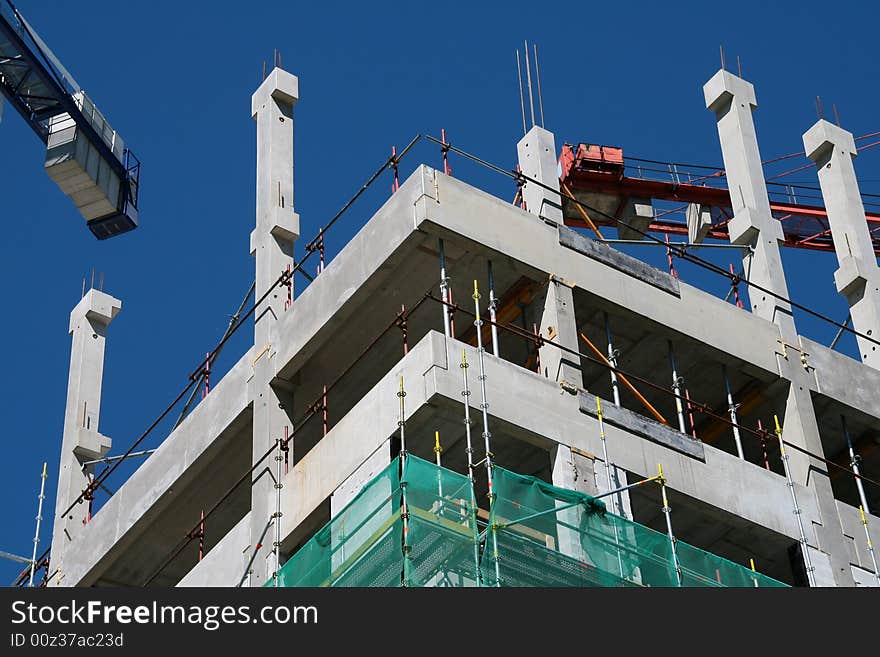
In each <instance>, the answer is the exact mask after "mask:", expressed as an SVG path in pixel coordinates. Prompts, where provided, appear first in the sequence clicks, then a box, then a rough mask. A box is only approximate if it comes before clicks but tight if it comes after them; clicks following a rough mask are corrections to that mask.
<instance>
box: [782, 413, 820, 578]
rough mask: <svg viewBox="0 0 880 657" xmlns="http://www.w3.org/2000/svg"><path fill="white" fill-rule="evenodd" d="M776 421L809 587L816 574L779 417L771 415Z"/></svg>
mask: <svg viewBox="0 0 880 657" xmlns="http://www.w3.org/2000/svg"><path fill="white" fill-rule="evenodd" d="M773 421H774V422H775V423H776V437H777V438H778V439H779V456H780V457H782V467H783V469H784V470H785V481H786V484H787V485H788V490H789V491H791V503H792V505H793V506H794V515H795V517H796V518H797V523H798V530H799V531H800V542H801V551H802V552H803V553H804V563H805V564H806V568H807V581H808V582H809V584H810V586H811V587H814V586H816V575H815V573H814V572H813V560H812V559H811V558H810V547H809V545H807V532H806V531H805V530H804V519H803V518H802V517H801V507H800V506H799V505H798V500H797V493H796V492H795V490H794V481H793V480H792V478H791V470H789V467H788V452H786V451H785V442H784V441H783V440H782V427H781V426H779V417H777V416H776V415H774V416H773Z"/></svg>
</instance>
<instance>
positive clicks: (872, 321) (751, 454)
mask: <svg viewBox="0 0 880 657" xmlns="http://www.w3.org/2000/svg"><path fill="white" fill-rule="evenodd" d="M703 89H704V94H705V102H706V107H707V108H708V110H709V111H710V112H712V113H713V114H714V115H715V117H716V119H717V127H718V135H719V138H720V145H721V153H722V155H723V162H724V166H723V169H722V170H711V169H706V170H702V171H697V170H694V168H692V167H690V168H689V167H685V166H679V165H673V164H662V165H660V164H658V163H656V162H651V161H644V160H640V161H637V160H631V159H629V158H627V157H625V154H624V152H623V151H622V150H621V149H619V148H611V147H602V146H597V145H592V144H587V143H577V142H576V141H575V142H573V143H572V144H561V143H557V141H556V138H555V137H554V135H553V134H552V133H551V132H549V131H547V130H546V129H544V128H543V126H542V125H540V124H541V123H543V121H541V120H538V121H535V119H534V118H533V119H532V121H531V123H532V127H531V128H530V129H528V130H527V131H525V136H524V137H523V138H522V139H521V140H520V142H519V143H518V144H517V145H516V148H517V151H516V152H517V155H518V167H516V169H514V170H508V169H505V168H500V167H496V166H495V165H493V164H491V163H488V162H484V161H482V160H481V159H479V157H477V156H476V155H471V154H470V153H468V152H465V151H464V150H460V149H458V148H457V147H456V146H454V145H452V144H451V143H449V140H447V139H446V137H445V136H442V137H440V138H438V139H434V138H431V137H421V138H417V139H418V140H419V143H420V146H425V145H430V146H431V148H432V149H436V150H433V153H434V155H433V156H434V158H437V157H438V155H439V157H441V158H442V165H440V166H438V168H433V167H431V166H427V165H419V166H416V167H415V168H414V170H413V171H412V173H411V174H410V175H409V176H408V177H406V176H404V175H403V173H402V167H403V165H404V164H406V165H407V170H412V168H411V167H410V166H409V165H410V164H411V161H412V158H413V153H415V152H418V151H416V150H415V149H414V148H413V144H410V146H409V147H407V148H405V149H403V150H402V151H400V152H399V153H397V152H395V153H394V154H393V155H392V157H391V158H389V159H388V160H387V161H386V162H385V163H384V164H383V165H382V167H381V168H380V169H379V170H378V171H377V172H376V173H375V175H373V177H372V178H370V179H369V181H368V183H367V185H365V187H364V189H365V188H366V187H367V186H369V185H370V184H372V182H373V181H374V180H377V179H382V180H386V181H387V180H388V179H389V178H393V189H392V191H393V193H392V194H391V195H390V198H388V200H387V202H385V203H384V205H382V207H381V208H380V209H379V210H378V211H377V212H376V213H375V214H374V215H373V216H372V217H371V218H369V220H367V221H366V222H365V223H364V225H363V227H362V228H361V229H360V230H359V232H357V234H356V235H354V237H353V238H352V239H351V240H350V241H349V242H348V243H347V244H346V245H345V246H344V248H342V249H341V250H340V251H339V252H338V253H336V254H332V255H333V257H331V254H329V253H328V252H327V251H328V250H327V249H325V242H324V238H325V236H326V234H327V231H330V230H334V226H336V222H337V220H338V219H339V218H340V217H343V216H344V213H345V212H346V211H348V212H349V213H350V212H352V211H351V210H349V207H350V205H351V204H347V205H346V206H345V207H344V208H343V209H342V211H340V213H338V214H337V215H335V216H334V217H333V219H332V220H331V221H330V222H329V223H328V224H326V225H325V227H324V228H323V229H322V230H321V231H320V232H319V233H318V234H317V235H316V236H314V237H311V236H309V237H307V239H309V240H310V241H309V242H308V243H307V246H306V248H305V257H304V258H301V259H300V260H299V261H298V262H295V261H294V242H296V241H297V240H299V239H300V222H299V216H298V215H297V214H296V212H295V206H294V178H293V126H294V122H293V112H294V105H295V104H296V102H297V100H298V98H299V92H298V81H297V78H296V77H295V76H293V75H291V74H290V73H288V72H286V71H284V70H282V69H281V68H275V69H274V70H272V71H271V72H270V73H269V74H268V75H267V76H266V77H265V79H264V81H263V82H262V84H261V85H260V86H259V88H258V89H257V90H256V92H255V93H254V95H253V98H252V115H253V118H254V119H255V120H256V130H257V159H256V162H257V164H256V167H257V171H256V174H257V189H256V222H255V228H254V230H253V232H252V233H251V237H250V250H251V254H252V255H253V256H254V262H255V267H256V273H255V284H254V288H253V301H252V302H248V303H246V304H243V306H242V309H241V311H240V312H239V313H237V314H236V315H235V317H234V318H233V321H232V322H231V324H230V328H229V331H228V332H227V336H226V337H224V340H223V341H221V343H219V344H218V346H217V348H215V349H214V350H213V351H212V352H210V353H209V354H208V355H207V357H206V358H205V360H204V362H203V364H202V365H201V366H200V367H198V368H197V369H196V370H195V371H194V372H193V373H192V375H191V376H190V379H189V381H188V385H187V386H186V387H185V388H184V389H183V390H181V391H180V394H179V395H178V397H177V399H176V401H175V404H172V405H171V406H169V408H168V409H166V410H165V411H164V412H163V413H162V414H161V415H160V416H159V418H158V419H157V423H156V425H155V426H159V425H160V424H161V421H164V419H165V418H167V417H173V416H175V415H177V414H178V413H180V406H181V405H184V404H185V405H186V407H187V408H188V409H189V412H188V413H186V414H185V416H184V415H183V414H181V417H182V418H183V419H182V420H181V421H180V422H179V423H178V424H177V425H176V426H175V427H174V428H173V430H171V431H170V432H169V433H168V435H167V437H165V438H164V440H163V441H162V442H161V444H160V445H159V447H158V448H157V449H155V450H154V451H151V452H150V453H149V454H144V453H143V452H144V451H145V450H144V442H143V441H144V439H145V437H146V436H147V435H148V434H150V432H151V431H152V430H153V427H149V428H147V431H146V432H145V433H144V434H143V435H142V436H141V439H140V440H138V441H135V442H134V443H132V444H130V445H128V444H127V445H120V444H118V443H117V444H115V445H114V450H113V451H111V437H107V436H104V435H102V434H101V433H100V430H99V419H100V400H101V379H102V369H103V360H104V357H105V353H104V346H105V340H106V338H107V332H108V330H112V329H109V325H110V324H111V323H112V321H113V319H114V317H115V316H116V315H117V313H118V312H119V311H120V310H121V307H122V302H121V301H120V300H118V299H116V298H114V297H112V296H110V295H109V294H107V293H105V292H103V291H100V290H96V289H91V290H89V291H88V292H86V293H85V294H84V296H83V297H82V299H81V301H80V302H79V303H78V304H77V305H76V307H75V308H74V309H73V311H72V313H71V316H70V327H69V330H70V334H71V336H72V356H71V364H70V375H69V387H68V395H67V404H66V411H65V421H64V436H63V443H62V454H61V466H60V473H59V478H58V493H57V502H56V512H55V514H54V521H53V522H54V527H53V538H52V545H51V551H50V552H49V553H48V555H44V556H43V558H42V559H41V560H40V565H41V566H42V567H43V568H44V581H46V582H47V584H48V585H49V586H147V585H153V586H174V585H179V586H199V585H210V586H242V585H243V586H300V585H303V586H347V585H378V586H401V585H403V586H479V585H482V586H526V585H539V586H540V585H577V586H695V585H700V586H779V585H793V586H877V585H878V584H880V573H878V570H877V561H876V558H875V553H874V549H873V547H872V540H873V541H874V542H875V543H876V542H878V541H880V517H878V516H875V515H872V513H871V512H872V510H876V509H877V508H878V507H880V484H878V479H880V450H877V447H878V444H880V395H878V394H877V391H878V390H880V351H878V349H877V347H878V345H880V331H878V329H880V271H878V268H877V257H876V254H877V253H880V217H878V216H876V215H871V214H868V215H866V213H865V208H864V205H863V202H862V199H861V195H860V192H859V188H858V183H857V180H856V175H855V171H854V168H853V158H854V157H855V156H856V155H857V153H858V150H859V146H857V143H859V140H858V139H854V138H853V136H852V135H851V134H850V133H849V132H847V131H845V130H844V129H842V128H841V127H839V126H838V125H835V124H834V123H831V122H829V121H826V120H819V121H818V122H817V123H816V124H815V125H813V126H812V127H810V126H804V128H805V132H804V135H803V143H804V153H802V154H799V155H801V156H803V155H805V156H806V157H807V158H809V160H812V163H811V164H810V166H811V167H812V168H813V170H815V171H816V173H817V176H818V183H819V187H818V188H817V192H816V194H815V195H816V196H818V189H821V198H822V199H824V200H823V201H822V202H814V203H812V204H804V203H802V202H801V201H802V200H804V199H803V198H798V190H796V189H792V188H790V187H786V186H781V185H774V184H773V183H772V182H767V181H766V180H765V173H764V168H763V163H762V158H761V154H760V152H759V148H758V142H757V137H756V132H755V126H754V123H753V112H754V110H755V108H756V96H755V90H754V88H753V87H752V85H751V84H750V83H748V82H747V81H745V80H744V79H742V78H741V77H739V76H737V75H734V74H732V73H730V72H729V71H726V70H724V69H723V68H722V70H720V71H718V73H717V74H715V75H714V76H712V78H711V79H710V80H709V81H708V82H706V84H705V85H704V87H703ZM530 92H531V90H530ZM530 95H531V93H530ZM529 109H530V110H531V112H530V113H531V115H532V117H534V110H533V109H531V107H530V108H529ZM525 116H526V112H525V111H524V112H523V118H524V120H523V124H524V126H523V127H524V129H525V128H527V125H526V120H525ZM574 137H575V139H576V138H577V136H574ZM511 146H512V145H511ZM448 158H461V159H462V160H463V159H469V160H471V161H472V162H475V163H476V164H477V165H480V166H486V167H489V168H491V169H495V171H496V173H497V175H504V176H508V177H509V178H510V179H511V189H512V190H513V191H515V192H516V198H515V200H514V201H513V202H512V203H511V202H510V199H509V198H508V199H507V200H504V199H500V198H497V197H494V196H492V195H490V194H487V193H486V192H484V191H481V190H480V189H476V188H474V187H472V186H470V185H469V184H467V183H466V182H464V181H462V180H459V179H457V178H455V177H453V176H452V175H451V171H450V169H449V167H448V164H447V162H448ZM438 161H441V160H438ZM362 191H363V189H362V190H361V192H362ZM361 192H358V194H357V195H355V197H354V198H353V199H352V203H353V202H354V201H356V200H357V198H358V196H359V195H360V194H361ZM511 196H512V195H511ZM667 206H670V209H668V210H664V209H663V208H666V207H667ZM672 206H674V207H672ZM673 210H674V211H673ZM336 230H339V228H336ZM634 244H639V245H645V246H644V249H645V250H646V249H648V245H653V246H654V247H655V248H656V249H658V250H661V251H663V252H665V253H666V254H667V255H668V257H669V265H670V266H669V268H668V269H667V268H663V269H658V268H656V267H654V266H652V265H651V264H648V263H647V262H645V261H644V260H642V259H639V258H638V257H636V256H638V254H639V253H641V252H645V251H636V250H634V249H633V248H632V246H633V245H634ZM704 247H705V248H710V247H711V248H718V249H721V248H726V249H729V250H728V251H727V253H730V254H732V256H733V257H734V258H735V259H736V266H734V267H732V268H730V269H728V268H727V267H726V266H724V267H721V266H718V265H717V264H713V262H712V261H710V260H707V259H704V258H703V257H702V255H701V254H703V253H706V251H704V250H703V248H704ZM798 247H799V248H811V249H819V250H826V251H831V250H833V251H834V252H835V253H836V255H837V258H838V262H839V269H837V271H836V273H835V275H834V281H835V284H836V286H837V290H838V292H839V293H840V294H841V295H843V296H844V297H845V298H846V299H847V301H848V303H849V306H850V311H851V313H850V318H849V319H848V320H847V321H844V322H836V321H835V320H831V319H828V321H832V322H834V323H836V324H837V326H838V328H839V329H840V331H841V332H849V333H851V334H855V337H856V341H857V343H858V346H859V352H860V355H861V360H855V359H853V358H851V357H849V356H846V355H843V354H842V353H840V352H838V351H835V350H834V348H833V347H828V346H825V345H823V344H819V343H817V342H814V341H813V340H810V339H809V338H808V337H805V336H802V335H800V334H799V333H798V329H797V326H796V325H795V320H794V314H793V308H794V309H799V310H800V311H803V312H807V313H814V314H818V315H821V312H819V311H818V310H817V309H812V308H807V307H806V306H804V305H801V304H798V303H797V301H796V300H792V299H791V298H790V296H789V292H788V288H787V285H786V277H785V271H784V269H783V266H782V259H781V255H780V250H781V249H782V248H798ZM639 248H640V249H642V247H639ZM633 253H634V254H635V255H632V254H633ZM676 262H689V263H692V264H694V265H696V266H699V267H701V268H703V269H705V270H706V276H709V277H717V278H718V279H720V280H722V281H723V282H724V285H725V291H726V292H728V293H727V294H726V296H724V295H722V296H717V295H713V294H710V293H709V292H707V291H704V290H702V289H699V288H698V287H694V286H693V285H691V284H688V283H687V282H684V281H682V280H680V279H679V278H678V276H677V273H676V270H675V263H676ZM825 319H827V318H825ZM250 330H253V346H252V347H251V348H250V349H249V350H247V351H246V352H245V353H243V354H241V356H240V358H239V359H238V360H237V362H236V363H235V365H234V366H232V367H231V368H230V369H229V370H228V371H227V372H226V373H225V374H224V375H223V376H222V378H218V376H217V374H216V372H212V366H213V365H214V362H215V360H216V357H217V354H218V353H219V350H220V348H221V347H223V345H224V344H225V343H226V342H227V341H228V338H229V336H230V335H231V334H232V333H233V332H237V331H248V332H249V331H250ZM196 402H197V403H196ZM144 456H146V458H145V459H144V460H142V461H140V465H139V467H138V468H137V469H136V470H135V471H134V472H133V474H131V475H130V476H129V477H128V478H127V480H125V481H124V482H119V481H116V485H115V486H113V487H112V488H113V494H112V496H109V497H108V495H107V493H108V487H107V486H106V485H105V482H108V478H109V477H111V476H112V475H113V473H114V472H116V471H117V470H118V468H119V467H120V464H122V463H129V462H131V461H130V460H129V459H130V458H135V457H139V458H143V457H144ZM120 457H122V458H120ZM111 481H113V480H111Z"/></svg>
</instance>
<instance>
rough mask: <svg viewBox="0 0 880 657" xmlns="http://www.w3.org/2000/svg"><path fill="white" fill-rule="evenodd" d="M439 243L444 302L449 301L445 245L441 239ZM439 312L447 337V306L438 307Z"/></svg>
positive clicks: (441, 293)
mask: <svg viewBox="0 0 880 657" xmlns="http://www.w3.org/2000/svg"><path fill="white" fill-rule="evenodd" d="M439 245H440V298H441V299H443V302H444V303H449V278H447V276H446V245H445V244H444V243H443V240H442V239H441V240H439ZM440 312H442V313H443V335H445V336H446V337H447V338H448V337H449V336H450V333H449V312H448V311H447V307H446V306H445V305H444V306H442V307H441V308H440Z"/></svg>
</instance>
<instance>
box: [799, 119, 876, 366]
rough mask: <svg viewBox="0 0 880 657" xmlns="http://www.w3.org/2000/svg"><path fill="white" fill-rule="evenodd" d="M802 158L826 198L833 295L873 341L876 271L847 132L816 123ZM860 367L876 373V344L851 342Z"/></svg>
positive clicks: (854, 152)
mask: <svg viewBox="0 0 880 657" xmlns="http://www.w3.org/2000/svg"><path fill="white" fill-rule="evenodd" d="M804 149H805V150H806V153H807V157H809V158H810V159H811V160H813V162H815V163H816V172H817V174H818V176H819V186H820V187H821V188H822V197H823V198H824V199H825V209H826V210H827V212H828V223H829V224H830V225H831V235H832V237H833V239H834V251H835V253H836V254H837V262H838V264H839V265H840V267H839V269H838V270H837V271H836V272H834V282H835V284H836V285H837V291H838V292H839V293H840V294H842V295H843V296H844V297H846V300H847V302H848V303H849V307H850V316H851V317H852V323H853V327H854V328H855V329H856V330H857V331H859V332H860V333H864V334H865V335H869V336H871V337H873V338H874V339H877V336H880V269H878V267H877V256H876V255H875V254H874V245H873V243H872V242H871V234H870V233H869V232H868V221H867V219H866V218H865V207H864V205H862V197H861V194H860V193H859V183H858V180H856V172H855V169H854V168H853V159H854V158H855V157H856V155H857V154H858V151H857V150H856V143H855V140H854V139H853V136H852V133H850V132H847V131H846V130H843V129H842V128H839V127H838V126H836V125H833V124H831V123H829V122H828V121H825V120H819V121H818V122H817V123H816V124H815V125H814V126H813V127H812V128H810V129H809V130H808V131H807V132H806V133H804ZM856 341H857V342H858V345H859V353H860V354H861V357H862V362H864V363H865V364H866V365H870V366H871V367H874V368H877V369H880V351H878V349H877V345H876V344H874V343H873V342H870V341H869V340H865V339H864V338H859V337H857V338H856Z"/></svg>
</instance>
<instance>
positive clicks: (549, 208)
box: [516, 125, 562, 225]
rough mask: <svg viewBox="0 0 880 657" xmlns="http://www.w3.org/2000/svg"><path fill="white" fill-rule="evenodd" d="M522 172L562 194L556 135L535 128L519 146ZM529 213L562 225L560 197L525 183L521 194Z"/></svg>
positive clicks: (518, 153)
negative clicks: (554, 137) (557, 161)
mask: <svg viewBox="0 0 880 657" xmlns="http://www.w3.org/2000/svg"><path fill="white" fill-rule="evenodd" d="M516 154H517V157H518V158H519V168H520V171H522V173H523V174H524V175H526V176H528V177H529V178H533V179H535V180H538V181H540V182H541V183H543V184H544V185H547V186H549V187H552V188H553V189H554V190H557V191H558V190H559V169H558V167H557V163H556V142H555V140H554V139H553V133H552V132H550V131H548V130H544V128H542V127H540V126H537V125H536V126H533V127H532V129H531V130H529V131H528V132H527V133H526V135H525V137H523V138H522V139H521V140H520V141H519V143H518V144H517V145H516ZM522 194H523V200H524V201H525V203H526V210H528V211H529V212H531V213H532V214H534V215H536V216H538V217H540V218H541V219H543V220H545V221H546V222H548V223H551V224H556V225H558V224H561V223H562V205H561V202H562V199H561V198H560V196H559V194H555V193H553V192H551V191H548V190H546V189H544V188H543V187H539V186H538V185H535V184H534V183H526V184H525V185H524V186H523V190H522Z"/></svg>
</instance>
